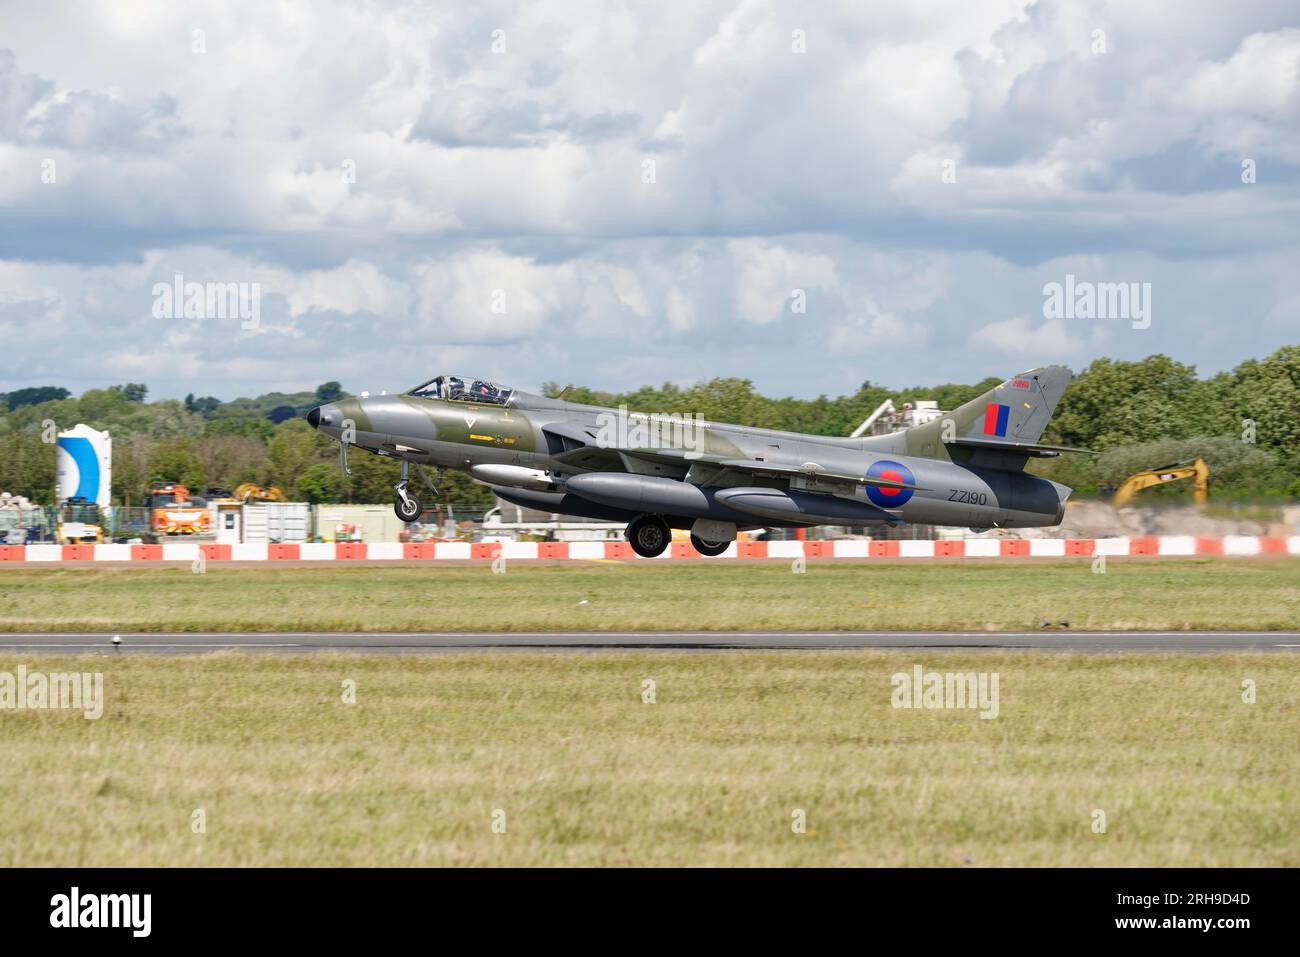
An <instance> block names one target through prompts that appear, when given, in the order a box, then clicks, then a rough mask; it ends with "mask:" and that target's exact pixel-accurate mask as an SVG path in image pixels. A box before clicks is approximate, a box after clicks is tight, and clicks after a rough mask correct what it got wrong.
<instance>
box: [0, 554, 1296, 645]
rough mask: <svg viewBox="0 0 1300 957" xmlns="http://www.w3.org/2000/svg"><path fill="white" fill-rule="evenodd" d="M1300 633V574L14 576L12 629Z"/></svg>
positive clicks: (779, 569) (827, 571)
mask: <svg viewBox="0 0 1300 957" xmlns="http://www.w3.org/2000/svg"><path fill="white" fill-rule="evenodd" d="M1044 617H1046V618H1050V619H1052V620H1053V621H1057V620H1059V619H1061V618H1067V619H1068V620H1069V621H1070V623H1071V626H1072V627H1074V628H1084V629H1087V628H1093V629H1138V628H1153V629H1194V628H1207V629H1234V628H1241V629H1272V630H1279V629H1295V628H1300V561H1296V560H1295V559H1278V560H1236V561H1225V560H1221V559H1220V560H1214V559H1200V560H1196V559H1189V560H1168V561H1164V560H1161V561H1147V560H1132V561H1116V560H1111V561H1110V562H1109V563H1108V565H1107V567H1106V572H1105V573H1104V574H1094V573H1093V572H1092V571H1091V562H1090V560H1088V559H1077V560H1074V561H1061V562H1053V563H1047V564H1042V563H1038V562H1023V563H1002V562H998V563H993V562H989V563H970V564H955V563H953V564H933V563H926V564H904V563H879V564H872V563H851V564H850V563H844V562H832V561H826V562H817V561H815V560H810V561H809V562H808V565H807V571H806V572H805V573H804V574H794V573H792V571H791V569H790V566H788V565H786V564H783V563H779V562H777V563H746V564H723V563H716V564H714V563H709V564H705V563H703V562H700V563H672V564H668V563H664V564H656V563H650V562H640V563H636V564H633V563H631V562H628V563H617V562H611V563H569V564H552V565H529V564H527V563H524V562H515V563H511V564H510V565H509V566H508V567H507V569H506V571H505V573H504V574H493V573H492V571H491V569H490V567H489V566H488V564H487V563H483V564H476V565H460V564H458V565H450V566H449V565H443V564H429V565H417V566H412V565H399V564H394V565H391V566H389V565H384V564H381V563H369V564H366V565H364V566H347V567H337V566H329V565H325V566H320V567H310V566H303V565H294V566H278V565H259V566H253V567H249V566H247V565H245V566H240V567H222V566H221V565H219V564H218V563H215V562H213V563H209V564H208V566H207V571H206V572H205V573H203V574H195V573H194V572H192V571H191V570H190V568H189V566H187V565H181V566H175V567H163V568H121V567H116V568H94V567H78V568H0V630H6V631H60V630H64V631H157V630H182V631H214V630H245V631H279V630H322V631H325V630H356V631H420V630H502V631H531V630H538V631H547V630H555V629H561V628H563V629H579V630H591V631H601V630H654V629H666V630H690V629H701V630H724V629H734V628H743V629H828V630H839V629H876V628H879V629H937V630H965V629H973V630H984V629H989V630H992V629H1023V628H1036V627H1038V624H1039V622H1040V621H1041V620H1042V619H1043V618H1044Z"/></svg>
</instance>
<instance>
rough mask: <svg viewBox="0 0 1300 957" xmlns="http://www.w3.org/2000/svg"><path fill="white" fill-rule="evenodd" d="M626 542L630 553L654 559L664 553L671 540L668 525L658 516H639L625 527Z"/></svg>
mask: <svg viewBox="0 0 1300 957" xmlns="http://www.w3.org/2000/svg"><path fill="white" fill-rule="evenodd" d="M626 534H627V542H628V544H629V545H631V546H632V551H634V552H636V553H637V554H638V555H640V556H641V557H642V558H655V557H657V556H659V555H662V554H663V553H664V549H666V548H667V547H668V545H669V543H670V542H671V541H672V540H673V533H672V532H671V531H669V529H668V523H667V522H665V521H664V520H663V519H662V518H660V517H659V516H658V515H640V516H638V517H636V518H634V519H632V521H631V522H630V523H629V524H628V526H627V533H626Z"/></svg>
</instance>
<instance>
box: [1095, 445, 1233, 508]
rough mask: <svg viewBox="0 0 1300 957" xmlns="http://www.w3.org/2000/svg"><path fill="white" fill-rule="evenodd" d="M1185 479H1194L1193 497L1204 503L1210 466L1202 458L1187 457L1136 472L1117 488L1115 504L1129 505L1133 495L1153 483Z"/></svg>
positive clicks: (1117, 505)
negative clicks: (1183, 459) (1170, 463)
mask: <svg viewBox="0 0 1300 957" xmlns="http://www.w3.org/2000/svg"><path fill="white" fill-rule="evenodd" d="M1183 479H1193V480H1194V485H1193V493H1192V494H1193V498H1195V500H1196V504H1197V505H1204V504H1205V501H1206V498H1207V496H1208V495H1209V491H1210V467H1209V466H1208V465H1206V464H1205V460H1204V459H1202V458H1199V457H1198V458H1195V459H1187V460H1185V461H1182V462H1175V463H1173V464H1172V465H1162V466H1160V467H1158V468H1154V469H1145V470H1143V471H1141V472H1134V473H1133V474H1132V475H1130V476H1129V477H1128V478H1126V479H1125V480H1124V482H1123V484H1122V485H1120V487H1119V488H1118V489H1116V490H1115V498H1114V504H1115V506H1116V507H1117V508H1118V507H1119V506H1121V505H1127V504H1128V503H1129V502H1131V501H1132V500H1133V497H1134V496H1135V495H1137V493H1138V492H1140V491H1142V490H1143V489H1144V488H1151V487H1152V486H1153V485H1168V484H1169V483H1170V482H1179V481H1182V480H1183Z"/></svg>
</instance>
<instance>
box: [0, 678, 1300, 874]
mask: <svg viewBox="0 0 1300 957" xmlns="http://www.w3.org/2000/svg"><path fill="white" fill-rule="evenodd" d="M18 664H26V665H27V667H28V668H41V669H43V670H45V671H60V670H102V671H103V672H104V674H105V679H104V680H105V694H106V698H107V707H106V709H105V712H104V716H103V718H102V719H101V720H98V721H88V720H85V719H84V718H83V717H81V715H80V714H79V713H71V712H67V711H40V712H38V711H21V712H19V711H9V712H0V748H2V749H3V754H4V755H5V769H6V773H5V774H4V775H3V777H0V806H2V807H3V808H4V814H3V815H0V866H6V867H9V866H33V865H367V864H370V865H426V864H427V865H440V864H451V865H468V864H480V865H511V864H517V865H551V864H609V865H615V864H617V865H653V866H661V865H662V866H678V865H776V864H791V865H942V866H954V867H963V866H971V865H975V866H989V865H1022V864H1025V865H1125V866H1130V865H1263V864H1271V865H1282V866H1292V867H1294V866H1297V865H1300V814H1297V813H1296V811H1297V797H1298V795H1300V706H1298V705H1297V701H1300V669H1297V668H1296V664H1295V659H1294V658H1292V657H1290V656H1284V655H1269V656H1265V655H1246V654H1243V655H1214V656H1194V655H1188V656H1174V655H1136V654H1128V655H1116V656H1110V655H1107V656H1100V655H1096V656H1078V655H1041V654H1039V655H1034V654H1001V653H997V654H994V653H986V654H960V653H933V654H922V655H917V654H913V653H910V652H909V653H893V652H865V653H863V652H839V653H812V652H743V653H735V654H730V653H729V654H708V655H698V654H697V655H688V654H676V653H661V654H641V653H600V654H577V655H541V654H531V653H528V654H524V653H521V654H509V655H447V656H410V657H390V656H342V655H331V654H321V655H315V656H295V657H281V656H275V655H239V654H233V653H230V654H218V655H212V656H207V657H186V658H153V657H143V656H141V657H126V656H123V657H120V658H112V657H107V658H104V657H82V658H76V659H67V658H64V659H57V658H47V657H39V658H32V657H30V656H29V657H26V658H20V657H14V656H13V655H11V654H6V655H4V656H3V659H0V670H4V671H11V672H12V671H14V670H15V668H16V666H17V665H18ZM914 664H921V665H923V666H925V667H926V668H929V669H932V670H939V671H958V670H977V671H996V672H998V673H999V679H1000V680H999V689H1000V713H999V715H998V717H997V718H996V719H993V720H984V719H981V718H979V717H978V715H977V713H976V712H974V711H969V710H960V711H959V710H947V711H934V710H931V711H924V710H904V709H895V708H893V707H891V703H890V702H891V691H892V688H891V684H890V676H891V674H893V673H894V672H896V671H910V669H911V668H912V666H913V665H914ZM646 679H651V680H653V681H654V682H655V686H656V688H655V697H656V702H655V703H654V704H646V703H643V701H642V692H643V688H644V687H645V686H644V682H645V680H646ZM1245 679H1251V680H1253V681H1254V682H1255V683H1256V688H1257V694H1258V700H1257V702H1256V703H1254V704H1246V703H1243V701H1242V692H1241V689H1242V682H1243V680H1245ZM349 680H350V681H354V682H355V683H356V703H355V704H347V703H344V702H343V700H342V687H343V682H344V681H349ZM197 810H202V812H203V815H204V824H205V831H204V833H195V832H194V830H193V828H192V821H193V820H194V812H195V811H197ZM498 810H499V811H502V812H504V822H505V833H494V832H493V830H492V823H493V814H494V812H495V811H498ZM795 810H802V811H804V812H805V813H806V822H807V824H806V827H807V829H806V833H803V834H796V833H793V831H792V827H791V825H792V821H793V813H794V811H795ZM1096 811H1101V812H1103V813H1104V814H1105V824H1106V827H1105V832H1104V833H1094V830H1093V824H1094V820H1095V817H1094V812H1096Z"/></svg>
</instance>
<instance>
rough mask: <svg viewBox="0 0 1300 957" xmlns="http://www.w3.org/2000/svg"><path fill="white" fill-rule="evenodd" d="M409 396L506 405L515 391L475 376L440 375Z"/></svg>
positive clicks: (417, 387) (411, 392) (412, 391)
mask: <svg viewBox="0 0 1300 957" xmlns="http://www.w3.org/2000/svg"><path fill="white" fill-rule="evenodd" d="M407 394H408V395H418V396H420V397H421V398H424V399H452V400H454V401H457V402H482V403H486V404H488V405H505V404H506V403H507V402H509V401H510V396H512V395H513V394H514V389H507V388H504V387H502V386H499V385H497V384H496V383H495V382H489V381H488V380H487V379H475V378H474V377H473V376H460V375H440V376H438V377H437V378H435V379H430V380H429V381H428V382H426V383H424V385H417V386H416V387H415V388H414V389H412V390H411V391H410V392H409V393H407Z"/></svg>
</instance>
